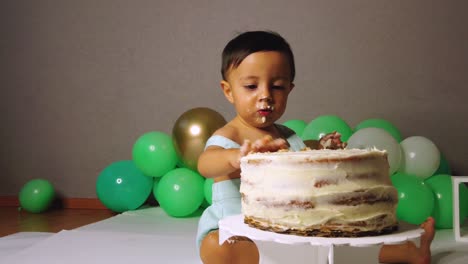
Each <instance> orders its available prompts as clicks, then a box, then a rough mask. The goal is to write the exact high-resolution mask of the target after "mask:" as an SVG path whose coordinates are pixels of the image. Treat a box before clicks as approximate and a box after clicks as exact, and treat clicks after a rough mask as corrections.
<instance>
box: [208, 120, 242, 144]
mask: <svg viewBox="0 0 468 264" xmlns="http://www.w3.org/2000/svg"><path fill="white" fill-rule="evenodd" d="M213 135H217V136H222V137H225V138H228V139H231V140H233V141H237V139H238V137H239V129H238V128H237V127H235V126H233V125H230V124H229V123H228V124H226V125H225V126H223V127H221V128H219V129H218V130H216V131H215V132H214V133H213Z"/></svg>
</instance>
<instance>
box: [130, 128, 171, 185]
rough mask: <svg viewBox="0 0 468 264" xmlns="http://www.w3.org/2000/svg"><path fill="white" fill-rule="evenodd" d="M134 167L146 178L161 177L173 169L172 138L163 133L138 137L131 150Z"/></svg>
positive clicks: (151, 133) (156, 132)
mask: <svg viewBox="0 0 468 264" xmlns="http://www.w3.org/2000/svg"><path fill="white" fill-rule="evenodd" d="M132 157H133V161H134V162H135V165H136V166H137V167H138V168H139V169H140V170H141V171H142V172H143V173H144V174H145V175H147V176H152V177H161V176H163V175H164V174H166V173H167V172H168V171H170V170H172V169H174V168H175V167H176V165H177V162H178V160H179V158H178V157H177V153H176V150H175V148H174V144H173V142H172V138H171V137H170V136H169V135H167V134H165V133H163V132H158V131H154V132H148V133H146V134H144V135H142V136H140V137H139V138H138V139H137V141H136V142H135V144H134V145H133V149H132Z"/></svg>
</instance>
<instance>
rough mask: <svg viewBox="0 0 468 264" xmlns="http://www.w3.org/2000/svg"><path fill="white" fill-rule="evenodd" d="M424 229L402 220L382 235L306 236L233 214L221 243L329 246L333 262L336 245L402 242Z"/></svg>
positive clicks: (222, 231)
mask: <svg viewBox="0 0 468 264" xmlns="http://www.w3.org/2000/svg"><path fill="white" fill-rule="evenodd" d="M423 232H424V229H422V228H419V227H417V226H414V225H410V224H408V223H404V222H401V223H400V224H399V230H398V231H396V232H394V233H392V234H389V235H381V236H369V237H305V236H296V235H288V234H279V233H275V232H269V231H263V230H260V229H256V228H252V227H249V226H248V225H247V224H245V223H244V216H243V215H241V214H239V215H232V216H228V217H226V218H224V219H222V220H220V221H219V244H220V245H221V244H223V243H224V242H225V241H226V240H227V239H229V238H230V237H232V236H245V237H248V238H250V239H252V240H258V241H273V242H276V243H282V244H289V245H293V244H310V245H312V246H328V247H329V248H330V250H329V251H328V263H329V264H333V259H334V246H352V247H367V246H373V245H379V244H401V243H403V242H405V241H407V240H410V239H415V238H418V237H420V236H421V234H422V233H423Z"/></svg>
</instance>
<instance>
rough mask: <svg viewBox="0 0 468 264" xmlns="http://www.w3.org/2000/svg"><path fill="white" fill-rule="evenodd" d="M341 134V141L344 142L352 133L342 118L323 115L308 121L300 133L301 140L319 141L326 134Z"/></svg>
mask: <svg viewBox="0 0 468 264" xmlns="http://www.w3.org/2000/svg"><path fill="white" fill-rule="evenodd" d="M335 131H336V132H338V133H340V134H341V141H343V142H346V141H348V138H349V137H350V136H351V134H352V133H353V130H352V129H351V127H349V125H348V123H346V121H344V120H343V119H342V118H340V117H338V116H335V115H323V116H319V117H317V118H315V119H314V120H312V121H310V123H309V124H307V126H306V127H305V128H304V131H303V132H302V139H303V140H309V139H313V140H320V138H322V137H323V136H325V135H326V134H329V133H332V132H335Z"/></svg>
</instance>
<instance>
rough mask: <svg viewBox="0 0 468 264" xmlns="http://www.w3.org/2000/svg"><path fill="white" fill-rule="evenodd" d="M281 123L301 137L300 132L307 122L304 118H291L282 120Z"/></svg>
mask: <svg viewBox="0 0 468 264" xmlns="http://www.w3.org/2000/svg"><path fill="white" fill-rule="evenodd" d="M283 125H284V126H286V127H288V128H290V129H292V130H293V131H294V133H296V134H297V135H298V136H299V137H302V133H303V132H304V129H305V127H306V126H307V123H306V122H305V121H304V120H300V119H291V120H288V121H286V122H284V123H283Z"/></svg>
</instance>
